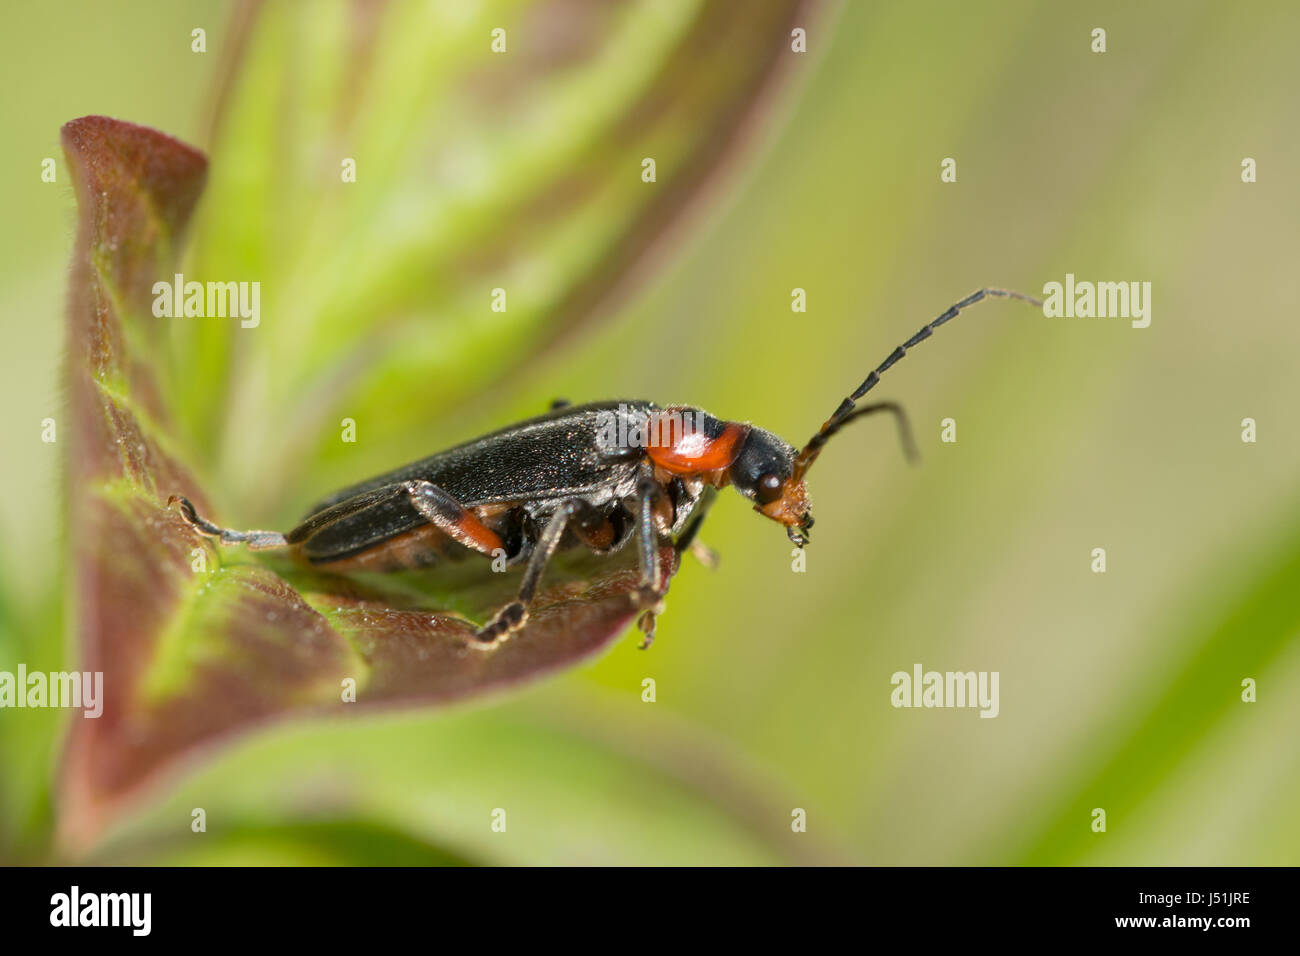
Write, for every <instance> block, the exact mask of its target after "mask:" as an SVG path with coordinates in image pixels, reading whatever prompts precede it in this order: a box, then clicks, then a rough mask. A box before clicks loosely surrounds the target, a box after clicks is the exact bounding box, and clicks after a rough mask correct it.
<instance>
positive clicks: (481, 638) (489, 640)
mask: <svg viewBox="0 0 1300 956" xmlns="http://www.w3.org/2000/svg"><path fill="white" fill-rule="evenodd" d="M526 623H528V609H527V608H526V607H524V606H523V605H522V604H520V603H519V602H518V601H511V602H510V603H509V604H507V605H506V606H505V607H503V608H502V609H501V610H499V611H497V613H496V614H495V615H494V616H493V618H492V620H490V621H488V623H486V624H484V625H483V626H482V627H480V628H479V629H478V630H477V631H475V632H474V646H475V647H477V648H479V649H480V650H484V651H490V650H492V649H493V648H494V647H497V646H499V645H501V644H503V643H504V642H505V641H506V640H507V639H508V638H509V637H510V636H511V635H512V634H514V633H515V632H516V631H518V630H519V629H521V628H522V627H523V626H524V625H525V624H526Z"/></svg>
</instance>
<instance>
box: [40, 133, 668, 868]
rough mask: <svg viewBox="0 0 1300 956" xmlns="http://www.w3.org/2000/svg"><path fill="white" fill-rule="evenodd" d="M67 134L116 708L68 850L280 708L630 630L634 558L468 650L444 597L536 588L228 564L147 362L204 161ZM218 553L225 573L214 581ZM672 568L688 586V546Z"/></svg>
mask: <svg viewBox="0 0 1300 956" xmlns="http://www.w3.org/2000/svg"><path fill="white" fill-rule="evenodd" d="M63 143H64V149H65V152H66V154H67V157H68V165H69V168H70V169H71V170H72V175H73V180H74V184H75V187H76V193H77V197H78V202H79V205H80V211H81V224H80V227H79V230H78V238H77V248H76V253H75V256H74V265H73V270H72V286H73V287H72V293H71V296H70V311H69V335H70V338H71V340H72V342H73V347H72V349H71V350H70V361H69V370H68V377H69V380H70V383H71V392H72V396H73V402H72V404H73V415H74V419H75V421H76V429H75V434H74V437H73V441H72V446H73V450H72V453H71V456H70V478H71V486H72V487H73V488H74V489H75V490H76V493H75V494H74V495H72V498H71V502H70V509H69V511H70V517H71V528H72V529H73V535H72V538H73V549H74V568H75V571H74V577H75V581H76V588H77V599H78V618H77V628H78V631H79V636H80V640H81V645H82V654H83V661H84V663H83V665H82V667H83V669H84V670H86V671H91V672H95V671H98V672H102V673H103V680H104V684H103V687H104V690H103V697H102V704H103V712H102V714H101V715H100V716H98V717H87V716H83V715H80V714H79V715H78V716H77V717H76V718H75V719H74V723H73V728H72V733H71V736H70V740H69V745H68V749H67V753H66V755H65V760H64V765H63V772H62V780H61V829H62V835H63V839H64V841H65V843H66V844H67V845H69V846H74V847H76V846H83V845H85V844H86V843H88V842H90V841H91V840H93V838H94V837H95V835H96V834H98V833H99V832H100V830H101V829H102V827H103V825H104V824H105V823H106V822H107V820H108V819H109V818H111V816H112V815H113V814H114V813H115V812H117V811H118V810H119V809H120V808H121V807H122V805H123V804H125V803H126V802H129V800H131V799H132V798H134V797H135V796H136V795H138V793H139V792H140V790H141V789H142V788H143V787H144V786H145V785H146V784H148V783H149V782H151V781H153V780H155V779H156V778H157V777H158V776H159V774H160V773H162V772H163V771H165V770H166V769H168V768H170V767H171V766H172V765H173V764H174V763H175V761H176V760H177V759H178V758H180V757H181V756H183V755H185V754H186V753H188V752H190V751H192V750H193V749H194V748H196V747H198V746H200V745H203V744H208V743H211V742H213V741H215V740H217V739H219V738H222V737H228V736H229V735H230V734H231V733H233V732H236V731H239V730H242V729H245V728H247V727H249V726H251V725H252V724H253V723H254V722H257V721H264V720H266V719H268V718H271V717H275V716H282V715H285V714H287V713H290V712H302V713H306V712H310V711H323V710H329V709H337V708H339V707H342V706H345V701H344V697H343V694H342V684H343V681H344V680H345V679H347V678H352V679H353V680H354V681H355V685H356V699H357V701H358V703H359V704H360V705H362V706H365V705H368V704H376V703H393V702H397V701H401V702H417V701H418V702H426V703H428V702H445V701H449V700H453V699H458V698H461V697H465V696H468V695H470V694H474V693H480V692H483V691H485V690H489V689H492V688H496V687H500V686H503V685H506V684H509V683H512V682H515V681H519V680H523V679H525V678H527V677H531V676H535V675H537V674H540V673H544V672H545V671H548V670H551V669H553V668H556V667H559V666H563V665H564V664H567V663H569V662H571V661H573V660H575V659H577V658H579V657H581V656H583V655H585V654H589V653H592V652H594V651H595V650H597V649H599V648H601V647H603V646H604V645H605V644H607V643H608V642H609V641H611V640H612V639H613V638H614V637H615V636H616V635H617V634H619V633H620V632H621V631H622V630H623V629H624V628H625V627H626V626H627V624H628V623H629V622H630V620H631V618H632V616H633V615H634V613H635V607H634V604H633V601H632V598H631V591H632V589H633V588H634V586H635V580H636V575H635V572H634V571H633V570H632V569H631V568H630V567H629V564H628V562H629V560H630V554H629V555H623V556H622V560H621V561H610V562H599V563H593V562H592V561H591V560H589V559H583V558H582V557H581V556H579V557H578V558H577V559H575V560H573V561H570V562H567V563H562V564H560V565H559V566H557V568H556V569H555V570H554V572H553V573H548V576H547V579H546V590H545V591H544V593H543V594H541V595H539V598H538V601H537V604H536V610H535V612H534V614H533V616H532V618H531V619H530V624H529V626H528V627H527V628H526V629H525V630H524V631H523V632H521V633H520V634H519V635H517V636H516V637H515V638H514V639H512V640H511V641H509V642H507V643H506V644H505V645H504V646H502V647H501V648H499V649H497V650H495V651H491V652H482V651H479V650H477V649H474V648H472V647H470V646H469V634H470V632H471V630H472V626H473V625H471V624H470V623H468V622H467V621H466V620H464V619H463V618H462V617H459V616H453V615H451V614H447V613H443V612H442V610H440V608H443V607H445V606H446V605H447V604H448V603H454V604H455V606H456V608H457V610H458V611H460V612H461V613H464V614H468V615H469V616H470V617H471V618H473V619H476V620H483V619H485V618H486V617H487V616H488V614H489V613H490V612H491V611H492V610H493V609H494V608H495V607H497V606H499V605H500V603H502V598H503V595H505V594H508V593H510V591H511V590H512V589H513V588H515V587H517V585H518V571H516V572H515V573H513V574H503V575H492V576H490V580H489V581H487V582H481V581H480V582H479V583H477V584H475V583H474V578H473V577H472V576H469V575H466V574H464V573H462V575H461V576H460V578H455V577H454V576H453V580H452V583H451V584H450V585H449V586H444V587H443V588H442V589H441V590H440V589H438V587H437V585H436V581H437V579H436V578H435V577H431V576H428V575H422V576H420V578H419V579H418V580H415V581H412V580H411V579H408V578H404V577H403V576H401V575H394V576H382V577H379V578H373V579H370V580H357V581H349V580H343V579H339V578H330V577H326V576H323V575H319V574H311V573H308V572H305V571H298V570H296V569H292V568H289V567H285V568H283V569H281V570H282V571H283V574H281V573H277V571H275V570H272V569H271V568H268V567H265V566H262V565H260V564H252V563H235V564H222V563H221V558H222V556H221V555H220V554H219V553H217V552H216V551H214V550H212V547H211V545H210V544H209V543H208V542H207V541H206V539H203V538H201V537H199V536H198V535H197V534H196V533H195V532H194V531H193V530H192V529H191V528H190V527H189V526H188V525H187V524H186V523H185V522H184V521H183V520H182V519H181V518H180V517H179V515H178V514H176V513H174V512H172V511H170V510H168V509H167V507H166V506H165V501H166V498H167V496H168V495H169V494H171V493H173V492H175V491H176V490H178V489H184V490H186V491H187V493H188V494H195V495H196V494H197V485H196V483H195V481H194V479H193V478H192V477H191V476H190V475H189V473H188V472H187V471H186V470H185V469H184V467H183V466H181V465H180V464H178V463H177V461H176V459H175V457H174V456H173V455H171V454H170V453H169V452H168V451H167V446H168V440H167V438H166V430H165V427H164V426H165V422H166V421H167V417H166V413H165V410H164V409H163V408H161V407H160V406H159V404H158V403H157V401H156V395H157V392H156V388H155V381H154V379H153V377H152V375H151V372H150V369H149V365H148V361H147V359H148V357H149V356H150V354H151V352H150V343H151V342H152V341H153V340H154V339H155V338H156V337H157V335H158V332H159V323H158V321H157V320H155V319H154V318H153V316H152V315H151V314H150V312H149V309H148V307H147V303H148V300H149V295H148V292H149V289H150V287H151V283H152V280H153V279H154V277H155V276H157V275H165V273H166V270H167V268H168V267H169V260H170V258H171V257H172V255H173V252H174V249H175V247H176V244H177V243H178V242H179V241H180V237H181V236H182V235H183V232H184V228H185V225H186V221H187V220H188V217H189V214H190V212H191V210H192V209H193V207H194V203H195V201H196V199H197V197H198V193H199V190H200V189H201V187H202V182H203V176H204V172H205V163H204V160H203V157H202V156H201V155H200V154H198V153H197V152H195V151H194V150H192V149H190V148H189V147H187V146H185V145H183V144H181V143H178V142H176V141H175V140H173V139H171V138H169V137H167V136H165V135H163V134H161V133H158V132H155V131H153V130H149V129H146V128H144V127H140V126H134V125H132V124H128V123H121V122H118V121H115V120H110V119H106V118H104V117H87V118H84V119H81V120H75V121H73V122H72V123H69V124H68V125H67V126H66V127H64V131H63ZM198 557H202V558H203V565H202V567H206V566H211V568H212V570H199V571H197V572H196V570H195V563H194V562H195V561H196V559H197V558H198ZM661 560H662V562H663V565H664V570H665V573H666V574H668V575H669V576H671V574H672V572H673V571H675V570H676V556H675V554H674V552H673V550H672V549H671V548H667V547H666V548H664V549H663V551H662V552H661ZM471 574H472V572H471ZM294 580H296V581H299V582H300V583H301V584H302V586H303V591H302V592H301V593H300V592H299V590H297V589H295V587H294V585H293V584H292V583H291V581H294ZM431 582H434V583H431ZM346 705H347V706H349V707H351V706H352V705H351V704H350V703H347V704H346Z"/></svg>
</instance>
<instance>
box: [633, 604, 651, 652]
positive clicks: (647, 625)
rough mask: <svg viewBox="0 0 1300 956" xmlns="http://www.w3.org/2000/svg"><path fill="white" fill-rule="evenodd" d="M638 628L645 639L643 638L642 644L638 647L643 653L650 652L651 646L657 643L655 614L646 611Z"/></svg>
mask: <svg viewBox="0 0 1300 956" xmlns="http://www.w3.org/2000/svg"><path fill="white" fill-rule="evenodd" d="M636 626H637V627H639V628H640V629H641V633H642V634H644V635H645V637H643V638H641V643H640V644H638V645H637V647H638V648H640V649H641V650H643V651H648V650H649V649H650V645H651V644H653V643H654V642H655V612H654V611H646V612H645V613H644V614H642V615H641V617H640V618H639V619H638V620H637V622H636Z"/></svg>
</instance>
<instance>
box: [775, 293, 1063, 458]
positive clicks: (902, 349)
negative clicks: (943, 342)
mask: <svg viewBox="0 0 1300 956" xmlns="http://www.w3.org/2000/svg"><path fill="white" fill-rule="evenodd" d="M988 296H998V297H999V298H1003V299H1019V300H1020V301H1022V302H1028V303H1029V304H1030V305H1033V306H1037V307H1038V308H1042V305H1043V303H1042V302H1041V301H1040V300H1038V299H1035V298H1034V297H1033V296H1029V295H1025V294H1024V293H1023V292H1012V291H1011V290H1010V289H980V290H979V291H977V292H972V293H971V294H970V295H968V296H966V298H964V299H962V300H961V301H960V302H958V303H957V304H956V305H953V306H950V307H949V308H948V310H947V311H946V312H944V313H943V314H942V315H941V316H939V317H938V318H937V319H935V320H934V321H933V322H931V323H929V324H928V325H924V326H922V327H921V330H920V331H919V332H917V333H916V334H915V335H913V336H912V337H911V338H910V339H908V340H907V341H906V342H904V343H903V344H902V345H900V346H899V347H898V348H896V349H894V351H893V352H891V353H890V354H889V358H887V359H885V360H884V361H883V362H881V363H880V364H879V365H877V366H876V368H875V370H874V371H872V373H871V374H870V375H868V376H867V378H866V380H865V381H864V382H863V383H862V384H861V385H859V386H858V387H857V389H856V390H855V391H854V392H853V394H851V395H849V396H848V398H846V399H844V401H842V402H840V407H839V408H837V409H835V414H833V415H832V416H831V417H830V418H828V419H826V423H825V424H824V425H822V427H821V428H820V429H819V430H818V432H817V434H815V435H813V437H812V438H810V439H808V444H807V445H805V446H804V447H803V449H802V450H801V451H800V452H799V454H798V455H797V456H795V460H794V475H793V478H794V480H795V481H798V480H799V479H800V478H802V477H803V476H804V474H805V473H806V472H807V471H808V469H809V468H811V467H812V463H813V462H814V461H816V460H817V456H818V455H820V454H821V452H822V449H823V448H824V447H825V446H826V443H827V442H828V441H830V440H831V436H833V435H834V434H835V433H836V432H837V431H839V430H840V429H841V428H843V427H844V426H845V425H847V424H848V423H849V422H850V421H852V420H853V419H855V418H857V417H859V416H860V415H865V414H867V413H868V412H869V411H889V410H896V411H895V415H896V416H897V417H898V419H899V427H900V429H902V430H903V433H904V435H905V436H906V437H905V438H904V447H905V448H906V447H907V445H908V439H909V438H910V431H908V430H907V428H906V422H907V419H906V418H905V417H904V416H902V415H901V411H902V410H901V409H898V407H897V406H893V409H890V408H889V406H890V405H892V403H890V402H881V403H880V404H878V405H871V406H867V407H864V408H857V402H858V399H860V398H861V397H862V396H863V395H865V394H867V392H869V391H871V390H872V389H873V388H875V387H876V384H877V383H878V382H879V381H880V376H881V375H883V374H884V373H885V372H886V371H888V370H889V369H890V368H891V367H892V366H893V365H894V363H896V362H897V361H898V360H899V359H901V358H902V357H903V356H904V355H906V354H907V350H908V349H910V348H912V347H913V346H916V345H919V344H920V343H922V342H924V341H925V340H926V339H928V338H929V337H930V336H931V335H932V334H933V333H934V330H935V329H937V328H938V327H939V326H941V325H943V324H944V323H945V322H947V321H948V320H949V319H954V318H956V317H957V313H959V312H960V311H961V310H962V309H964V308H966V307H967V306H970V305H974V304H975V303H976V302H979V301H980V300H981V299H985V298H987V297H988ZM912 451H913V452H914V451H915V448H914V447H913V449H912ZM909 457H911V455H910V454H909Z"/></svg>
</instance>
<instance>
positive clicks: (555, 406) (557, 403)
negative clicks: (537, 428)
mask: <svg viewBox="0 0 1300 956" xmlns="http://www.w3.org/2000/svg"><path fill="white" fill-rule="evenodd" d="M572 404H573V402H571V401H569V400H568V399H567V398H556V399H552V401H551V404H550V407H549V408H548V409H547V410H548V411H552V412H554V411H557V410H559V409H561V408H568V407H569V406H570V405H572Z"/></svg>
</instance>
